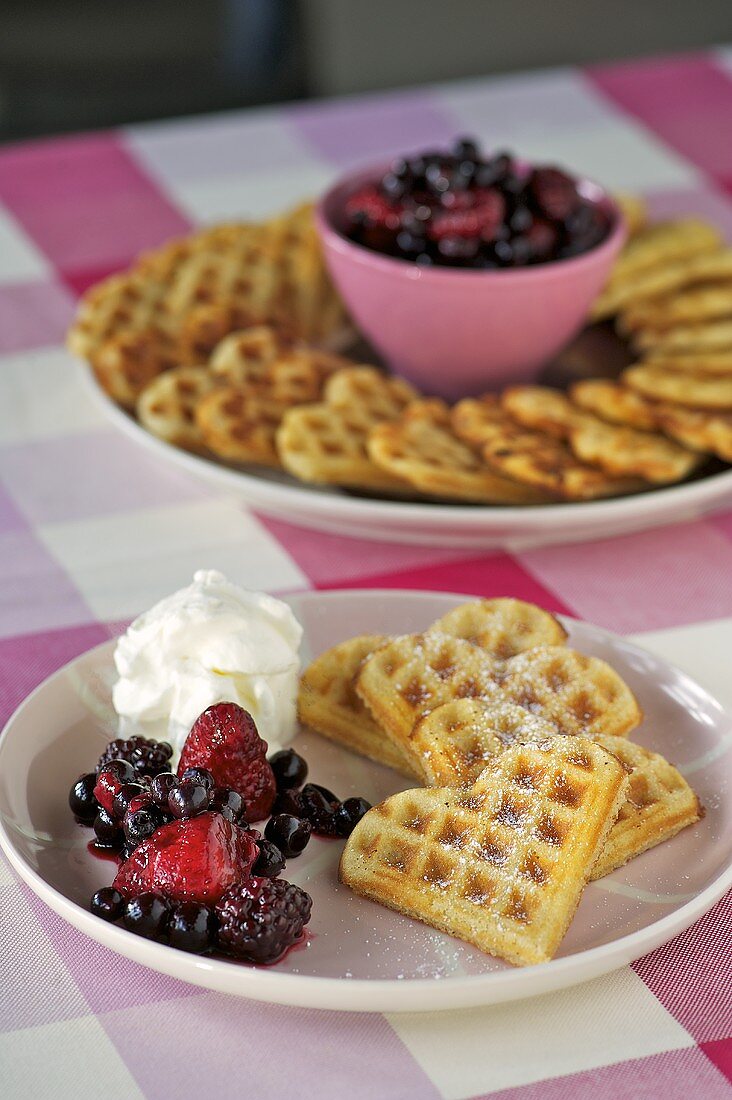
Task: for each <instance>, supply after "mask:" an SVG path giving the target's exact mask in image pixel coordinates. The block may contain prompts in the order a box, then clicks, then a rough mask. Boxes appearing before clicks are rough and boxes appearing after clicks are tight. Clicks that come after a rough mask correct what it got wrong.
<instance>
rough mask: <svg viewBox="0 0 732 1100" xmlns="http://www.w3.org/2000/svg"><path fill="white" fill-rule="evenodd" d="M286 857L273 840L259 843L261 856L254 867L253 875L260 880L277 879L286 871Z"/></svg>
mask: <svg viewBox="0 0 732 1100" xmlns="http://www.w3.org/2000/svg"><path fill="white" fill-rule="evenodd" d="M284 867H285V857H284V856H283V854H282V852H281V851H280V849H279V848H278V847H277V845H276V844H273V843H272V841H271V840H260V841H259V855H258V856H257V859H256V861H255V863H254V866H253V867H252V874H253V875H257V876H258V877H259V878H277V876H278V875H279V873H280V871H282V870H284Z"/></svg>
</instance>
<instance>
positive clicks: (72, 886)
mask: <svg viewBox="0 0 732 1100" xmlns="http://www.w3.org/2000/svg"><path fill="white" fill-rule="evenodd" d="M463 599H465V597H455V596H448V595H443V594H434V593H415V592H373V591H369V592H336V593H326V594H323V593H312V594H308V595H301V596H293V597H292V598H291V600H290V603H291V604H292V607H293V609H294V611H295V613H296V614H297V616H298V617H299V618H300V620H301V622H302V623H303V625H304V627H305V646H304V658H305V660H308V659H310V658H311V657H312V656H313V655H315V654H317V653H319V652H321V651H322V650H323V649H325V648H327V647H329V646H331V645H333V644H334V643H335V642H338V641H340V640H342V639H343V638H345V637H348V636H349V635H351V634H353V633H355V632H357V631H358V632H365V633H366V632H368V633H372V632H373V633H389V632H397V631H400V632H401V631H409V630H413V629H421V628H423V627H425V626H426V625H427V624H428V623H429V622H431V621H432V620H433V619H434V618H436V617H437V616H438V615H441V614H443V613H444V612H445V611H447V610H448V608H450V607H452V606H454V605H455V604H456V603H459V602H461V601H462V600H463ZM567 625H568V626H569V628H570V634H571V641H572V643H573V644H574V645H575V646H576V647H577V648H579V649H581V650H582V651H584V652H586V653H592V654H596V655H598V656H600V657H604V658H605V659H607V660H609V661H610V662H611V663H612V664H613V665H614V666H615V668H616V669H617V670H618V671H619V672H620V674H621V675H622V676H623V677H624V678H625V679H626V680H627V681H628V683H629V684H630V686H631V688H632V689H633V690H634V691H635V692H636V694H637V696H638V698H639V701H640V704H641V706H642V708H643V710H644V712H645V714H646V719H645V721H644V723H643V725H642V726H641V727H640V729H639V730H638V731H637V739H638V741H639V742H640V743H642V744H645V745H648V746H650V747H652V748H654V749H657V750H659V751H660V752H662V753H663V754H664V755H666V756H668V757H669V758H670V759H672V760H673V761H675V762H676V763H677V764H678V765H679V766H680V767H681V769H682V771H683V772H684V774H686V775H688V776H689V779H690V781H691V782H692V783H693V785H694V787H695V789H696V791H697V792H698V794H699V796H700V798H701V800H702V802H703V804H704V805H705V807H706V816H705V817H704V819H703V820H702V821H701V822H699V823H698V824H697V825H695V826H693V827H692V828H689V829H686V830H684V832H682V833H681V834H680V835H679V836H677V837H675V838H674V839H673V840H671V841H669V842H668V843H667V844H663V845H661V846H660V847H659V848H657V849H655V850H654V851H650V852H647V853H645V854H644V855H642V856H640V857H639V858H638V859H636V860H634V861H633V862H632V863H631V864H629V865H628V866H627V867H625V868H623V869H621V870H619V871H617V872H615V873H614V874H612V875H610V876H609V877H608V878H607V879H604V880H602V881H600V882H596V883H592V884H591V885H590V886H589V887H588V888H587V890H586V891H585V894H584V896H583V899H582V902H581V904H580V907H579V910H578V912H577V915H576V917H575V919H574V921H573V923H572V926H571V928H570V930H569V932H568V934H567V936H566V938H565V940H564V942H563V944H562V945H561V948H560V950H559V953H558V955H557V958H556V959H554V960H553V961H552V962H549V963H545V964H542V965H541V966H533V967H526V968H523V969H514V968H512V967H509V966H507V965H505V964H504V963H501V962H499V961H498V960H496V959H493V958H491V957H490V956H487V955H484V954H482V953H481V952H480V951H478V950H477V949H476V948H474V947H471V946H469V945H468V944H464V943H462V942H460V941H458V940H455V939H451V938H450V937H448V936H446V935H443V934H442V933H439V932H436V931H433V930H432V929H430V928H428V927H427V926H426V925H423V924H420V923H418V922H417V921H412V920H410V919H409V918H407V917H402V916H399V915H398V914H395V913H392V912H391V911H390V910H387V909H385V908H383V907H381V906H379V905H376V904H375V903H373V902H370V901H366V900H364V899H362V898H359V897H356V896H355V895H354V894H352V893H351V892H350V891H349V890H348V889H347V888H345V887H343V886H340V885H339V884H338V880H337V865H338V859H339V856H340V852H341V847H342V842H340V841H333V840H319V839H313V840H312V841H311V842H310V844H309V846H308V847H307V849H306V850H305V852H304V854H303V855H302V856H301V857H299V858H298V859H296V860H291V861H290V862H289V863H288V867H287V871H286V873H285V874H286V877H288V878H291V879H292V880H293V881H295V882H298V883H299V884H300V885H302V886H304V887H305V888H306V889H307V890H308V891H309V892H310V893H311V894H312V896H313V901H314V908H313V919H312V922H311V925H310V928H309V931H310V933H311V935H310V938H309V939H308V941H307V947H303V948H301V949H299V950H297V951H294V952H292V953H291V954H290V955H288V956H287V957H286V958H285V959H284V960H283V962H282V963H280V964H278V965H277V966H274V967H269V968H267V967H264V968H257V967H252V966H248V965H244V964H238V963H235V962H232V961H226V960H224V959H219V958H198V957H197V956H193V955H187V954H185V953H183V952H180V951H174V950H173V949H171V948H169V947H165V946H163V945H160V944H156V943H152V942H149V941H147V940H143V939H140V938H139V937H137V936H134V935H133V934H132V933H130V932H127V931H126V930H125V929H124V928H122V927H116V926H113V925H110V924H107V923H105V922H104V921H102V920H100V919H98V918H96V917H93V916H92V915H91V914H90V913H89V912H88V911H87V908H86V906H87V903H88V899H89V897H90V896H91V894H92V893H93V891H94V890H96V889H98V888H99V887H100V886H102V885H105V884H107V883H109V882H110V881H111V878H112V875H113V864H111V863H109V862H107V861H102V860H99V859H98V858H96V857H95V856H93V855H91V854H90V853H89V852H88V851H87V848H86V845H87V842H88V839H89V837H90V835H91V834H90V832H89V831H88V830H84V829H82V828H81V827H80V826H77V825H76V824H75V823H74V822H73V820H72V819H71V815H70V813H69V810H68V806H67V802H66V797H67V791H68V788H69V786H70V785H71V783H72V781H73V779H74V778H75V777H76V775H78V774H79V773H80V772H82V771H88V770H89V769H90V768H91V767H92V766H93V764H94V762H95V760H96V758H97V756H98V754H99V752H100V751H101V748H102V747H103V745H104V743H105V741H106V740H108V739H109V737H110V736H111V732H112V729H113V721H114V716H113V712H112V709H111V704H110V684H111V682H112V678H113V665H112V647H113V643H112V642H108V643H106V644H104V645H102V646H99V647H98V648H97V649H93V650H91V651H90V652H89V653H87V654H85V655H83V656H82V657H79V658H78V659H77V660H75V661H72V662H71V664H69V665H67V666H66V667H65V668H63V669H61V671H59V672H57V673H56V674H55V675H54V676H51V677H50V678H49V679H48V680H46V682H45V683H43V684H42V685H41V686H40V687H39V688H38V689H37V690H36V691H35V692H34V693H33V694H32V695H31V696H30V697H29V698H28V699H27V700H26V702H25V703H24V704H23V705H22V706H21V707H20V708H19V709H18V711H16V713H15V715H14V716H13V717H12V718H11V720H10V722H9V723H8V725H7V726H6V728H5V731H4V733H3V736H2V739H1V740H0V842H1V843H2V847H3V848H4V850H5V852H6V853H7V855H8V857H9V858H10V860H11V862H12V864H13V866H14V867H15V868H16V869H17V871H18V872H19V873H20V874H21V875H22V877H23V878H24V879H25V880H26V882H27V883H28V884H29V885H30V887H31V888H32V889H33V890H34V891H35V892H36V893H37V894H38V896H39V897H41V898H42V899H43V900H44V901H45V902H47V904H48V905H50V906H51V907H52V908H53V909H55V910H56V912H57V913H59V914H60V915H61V916H62V917H64V918H65V919H66V920H68V921H69V922H70V923H71V924H73V925H75V926H76V927H77V928H80V929H81V930H82V931H83V932H85V933H86V934H87V935H89V936H91V937H92V938H93V939H96V940H99V941H100V942H101V943H103V944H105V945H106V946H108V947H110V948H112V950H114V951H117V952H119V953H120V954H121V955H126V956H128V957H129V958H132V959H135V960H137V961H138V962H141V963H144V964H146V965H147V966H150V967H152V968H153V969H155V970H160V971H162V972H163V973H166V974H170V975H173V976H174V977H177V978H181V979H183V980H185V981H190V982H194V983H196V984H198V985H203V986H208V987H209V988H211V989H216V990H221V991H223V992H226V993H234V994H238V995H240V996H244V997H253V998H256V999H259V1000H263V1001H274V1002H279V1003H283V1004H293V1005H307V1006H310V1007H313V1008H336V1009H346V1010H354V1011H377V1010H378V1011H383V1010H388V1011H390V1012H397V1011H419V1010H427V1009H444V1008H455V1007H466V1006H470V1005H486V1004H492V1003H496V1002H498V1001H506V1000H512V999H515V998H519V997H526V996H529V995H533V994H537V993H541V992H544V991H546V990H550V989H558V988H560V987H562V986H568V985H572V984H574V983H577V982H582V981H586V980H587V979H589V978H593V977H595V976H596V975H598V974H602V973H604V972H606V971H609V970H613V969H615V968H617V967H620V966H623V965H624V964H626V963H628V962H630V961H631V960H632V959H636V958H638V957H639V956H640V955H643V954H645V953H646V952H648V951H650V950H651V949H652V948H654V947H656V946H657V945H658V944H660V943H663V942H665V941H666V940H668V939H670V938H671V937H672V936H673V935H675V934H676V933H677V932H679V931H681V930H682V929H683V928H686V927H687V926H688V925H689V924H691V923H692V921H694V920H695V919H696V918H697V917H699V916H701V914H702V913H704V912H705V911H706V910H707V909H709V908H710V906H711V905H712V904H713V903H714V902H715V901H716V900H717V899H718V898H719V897H721V896H722V894H723V893H724V892H725V890H727V889H728V888H729V887H730V885H732V752H731V751H730V749H731V748H732V732H731V727H730V721H729V719H728V718H727V717H726V716H725V714H724V712H723V711H722V708H721V707H720V705H719V704H718V703H717V702H715V700H714V699H712V698H711V697H710V696H709V695H708V694H707V693H706V692H705V691H703V690H702V688H700V687H699V686H698V685H697V684H695V683H694V682H693V681H691V680H690V679H689V678H688V677H687V676H686V675H685V674H684V673H682V672H680V671H678V670H677V669H675V668H673V667H671V666H670V665H668V664H666V662H664V661H662V660H660V659H659V658H656V657H653V656H652V655H651V654H649V653H646V652H645V651H643V650H641V649H639V648H637V647H636V646H633V645H630V644H629V643H627V642H624V641H622V640H621V639H618V638H613V637H612V636H610V635H608V634H606V633H604V632H603V631H601V630H599V629H597V628H596V627H592V626H588V625H586V624H584V623H577V622H574V621H571V620H570V621H569V622H568V623H567ZM297 747H298V749H299V750H300V751H301V752H303V754H304V755H305V757H306V758H307V760H308V762H309V764H310V775H311V778H312V779H313V780H314V781H315V782H321V783H323V784H325V785H326V786H328V787H331V788H333V789H334V790H335V791H336V793H337V794H339V795H340V796H341V797H346V796H347V795H351V794H362V795H363V796H365V797H366V798H368V799H369V800H370V801H372V802H375V801H377V800H379V799H381V798H383V797H385V796H386V795H388V794H390V793H392V792H394V791H396V790H399V789H401V788H402V787H404V786H405V781H403V780H402V779H401V778H400V777H399V776H397V775H396V774H395V773H394V772H391V771H389V770H388V769H386V768H382V767H379V766H378V765H375V764H371V763H369V762H367V761H365V760H362V759H361V758H359V757H356V756H352V755H351V754H349V753H348V752H346V751H345V750H342V749H340V748H338V747H337V746H335V745H332V744H330V743H329V742H327V741H325V740H323V739H321V738H319V737H318V736H317V735H315V734H306V733H301V734H300V735H299V737H298V740H297ZM100 980H102V979H101V977H100Z"/></svg>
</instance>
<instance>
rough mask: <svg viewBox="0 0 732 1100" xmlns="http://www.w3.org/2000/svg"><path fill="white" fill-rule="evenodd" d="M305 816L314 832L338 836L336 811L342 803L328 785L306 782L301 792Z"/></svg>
mask: <svg viewBox="0 0 732 1100" xmlns="http://www.w3.org/2000/svg"><path fill="white" fill-rule="evenodd" d="M300 803H301V805H302V813H303V816H304V817H306V818H307V820H308V821H309V822H310V824H311V825H312V827H313V832H316V833H321V834H322V835H323V836H337V835H338V830H337V829H336V823H335V812H336V810H337V808H338V806H339V805H340V803H339V801H338V799H337V798H336V796H335V795H334V794H333V792H332V791H329V790H328V788H327V787H321V786H319V784H317V783H306V784H305V786H304V787H303V789H302V791H301V792H300Z"/></svg>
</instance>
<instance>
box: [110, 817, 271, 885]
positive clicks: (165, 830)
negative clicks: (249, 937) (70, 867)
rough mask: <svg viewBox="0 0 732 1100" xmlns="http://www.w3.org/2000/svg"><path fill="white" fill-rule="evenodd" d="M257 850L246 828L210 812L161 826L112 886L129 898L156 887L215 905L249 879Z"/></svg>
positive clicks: (138, 850) (126, 864)
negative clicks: (233, 888)
mask: <svg viewBox="0 0 732 1100" xmlns="http://www.w3.org/2000/svg"><path fill="white" fill-rule="evenodd" d="M258 854H259V849H258V847H257V845H256V843H255V841H254V839H253V837H251V836H250V835H249V834H248V833H247V832H246V831H245V830H244V829H241V828H239V826H238V825H233V824H232V823H231V822H229V821H227V820H226V819H225V818H223V817H222V816H221V815H220V814H216V813H211V812H206V813H203V814H199V815H198V816H197V817H192V818H190V820H188V821H171V822H170V824H168V825H162V826H161V827H160V828H159V829H157V830H156V831H155V832H154V833H153V835H152V836H151V837H149V838H148V840H144V841H143V842H142V844H140V845H138V847H137V848H135V850H134V852H133V853H132V855H131V856H130V857H129V859H126V860H125V861H124V863H123V864H122V865H121V866H120V868H119V870H118V871H117V875H116V877H115V880H114V888H115V889H116V890H119V892H120V894H122V895H123V896H124V897H126V898H134V897H137V895H138V894H144V893H145V892H146V891H148V890H153V891H155V892H156V893H159V894H164V895H165V896H166V897H168V898H170V899H171V900H173V901H197V902H200V903H201V904H202V905H213V904H215V903H216V902H217V901H218V900H219V898H220V897H222V896H223V895H224V894H225V893H226V891H227V890H229V889H230V888H231V887H232V886H234V885H235V884H236V883H238V882H242V881H243V880H244V879H246V878H248V876H249V874H250V871H251V869H252V864H253V863H254V861H255V859H256V858H257V856H258Z"/></svg>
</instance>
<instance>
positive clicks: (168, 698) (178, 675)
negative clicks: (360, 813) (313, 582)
mask: <svg viewBox="0 0 732 1100" xmlns="http://www.w3.org/2000/svg"><path fill="white" fill-rule="evenodd" d="M301 638H302V627H301V626H300V624H299V622H298V621H297V619H296V618H295V616H294V615H293V613H292V611H291V610H290V608H289V607H288V606H287V604H285V603H283V602H282V601H281V600H276V599H275V598H274V597H273V596H268V595H266V594H265V593H263V592H250V591H248V590H246V589H244V588H240V587H239V586H238V585H236V584H232V583H231V582H230V581H227V579H226V577H225V576H224V575H223V573H219V572H217V571H216V570H213V569H200V570H198V572H197V573H195V574H194V577H193V583H192V584H190V585H189V586H188V587H187V588H181V589H180V591H178V592H174V593H173V595H172V596H167V597H166V598H165V599H163V600H161V601H160V602H159V603H156V604H155V606H154V607H151V608H150V610H149V611H146V612H145V613H144V614H143V615H140V616H139V618H137V619H135V621H134V622H133V623H132V624H131V626H130V627H129V629H128V630H127V633H126V634H124V635H123V637H121V638H120V639H119V641H118V643H117V647H116V649H115V652H114V663H115V666H116V669H117V673H118V675H119V679H118V680H117V682H116V683H115V685H114V688H113V690H112V702H113V704H114V709H115V710H116V711H117V713H118V715H119V716H120V720H121V721H120V728H121V731H122V732H123V733H124V734H127V735H130V734H131V733H132V732H133V731H135V732H138V733H140V734H142V735H143V736H146V737H156V738H157V739H158V740H161V739H166V740H168V741H170V743H171V744H172V746H173V749H174V751H175V753H176V755H177V754H178V753H179V752H180V750H181V748H182V747H183V742H184V741H185V739H186V736H187V735H188V731H189V730H190V728H191V726H192V725H193V723H194V721H195V720H196V718H197V717H198V715H199V714H200V713H201V712H202V711H204V710H205V709H206V707H209V706H211V705H212V704H213V703H220V702H223V701H230V702H234V703H239V705H240V706H242V707H244V709H245V710H248V711H249V713H250V714H251V715H252V717H253V718H254V721H255V722H256V724H257V729H258V730H259V733H260V735H261V736H262V737H263V738H264V739H265V741H267V742H268V744H269V748H270V750H272V751H274V750H276V749H279V748H282V747H283V746H284V745H286V744H288V743H289V742H290V741H291V740H292V738H293V736H294V733H295V719H296V698H297V686H298V673H299V670H300V659H299V656H298V649H299V646H300V640H301Z"/></svg>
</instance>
